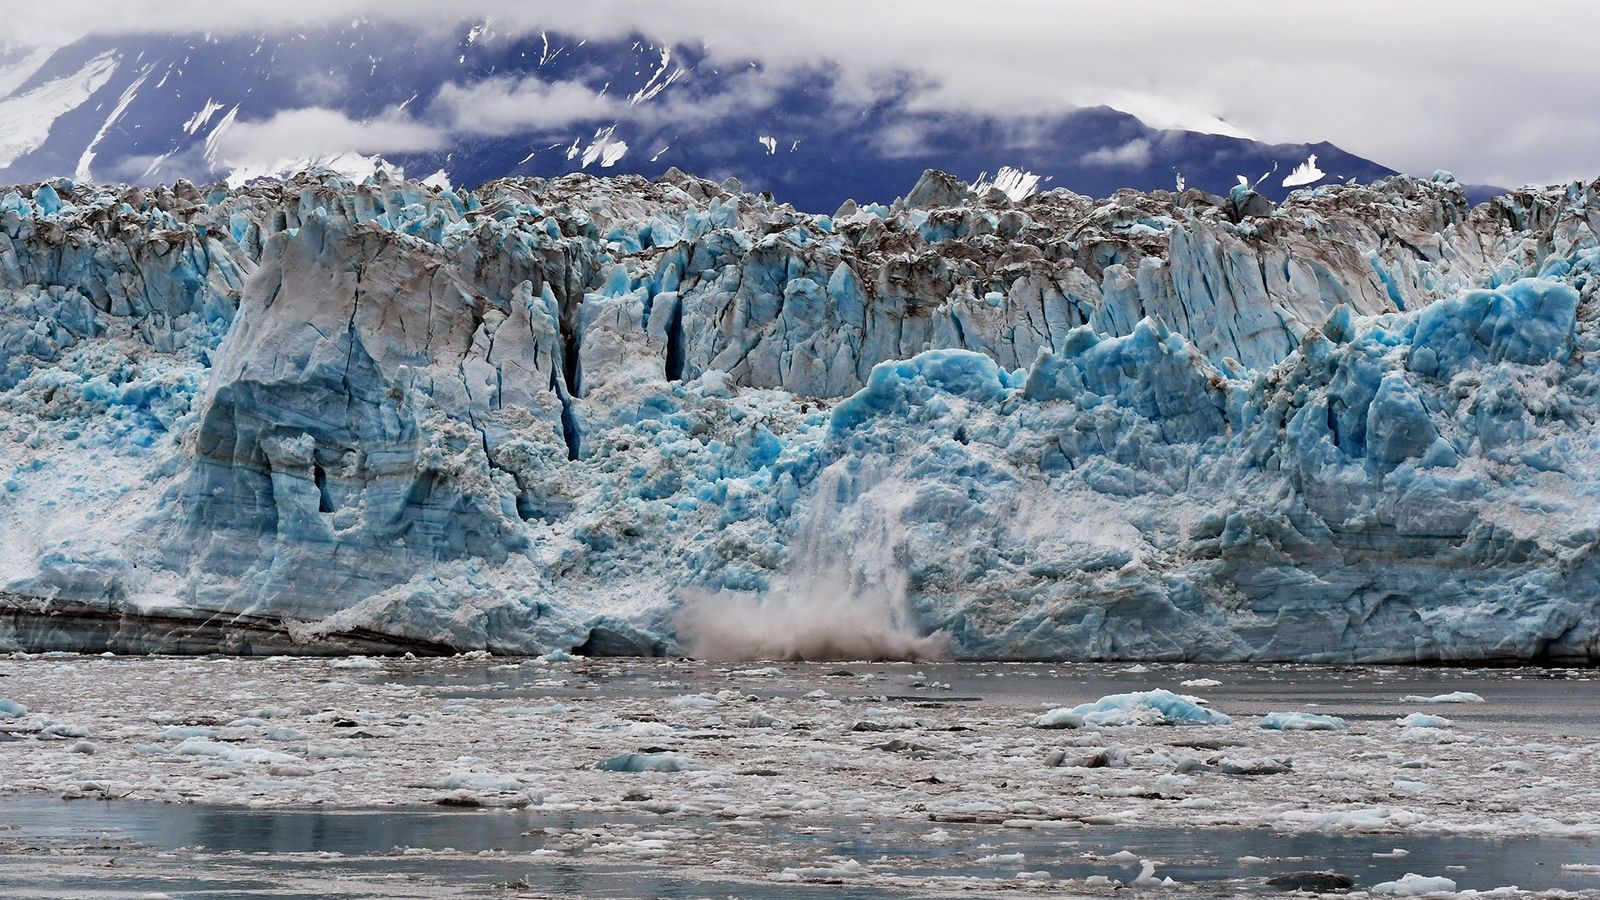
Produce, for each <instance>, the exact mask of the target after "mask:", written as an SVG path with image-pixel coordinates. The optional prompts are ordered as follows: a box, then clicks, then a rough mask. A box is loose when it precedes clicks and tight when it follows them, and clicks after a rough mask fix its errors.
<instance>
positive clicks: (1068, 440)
mask: <svg viewBox="0 0 1600 900" xmlns="http://www.w3.org/2000/svg"><path fill="white" fill-rule="evenodd" d="M1597 192H1600V182H1596V183H1592V184H1587V185H1585V184H1573V185H1569V186H1564V187H1556V188H1550V189H1546V190H1543V191H1522V192H1517V193H1514V194H1510V195H1507V196H1504V197H1501V198H1498V199H1496V200H1494V201H1493V202H1491V203H1487V204H1483V205H1480V206H1478V207H1476V208H1471V207H1469V206H1468V204H1467V203H1466V201H1465V199H1464V196H1463V194H1462V192H1461V190H1460V186H1459V185H1457V184H1456V183H1455V182H1454V180H1453V179H1451V178H1450V177H1449V176H1448V175H1445V174H1443V173H1441V174H1440V175H1438V176H1436V177H1435V178H1434V179H1433V180H1431V181H1421V180H1415V179H1409V178H1403V177H1396V178H1391V179H1386V180H1383V181H1380V182H1378V183H1376V184H1374V185H1372V186H1332V187H1319V188H1315V189H1311V190H1304V191H1299V192H1296V193H1294V194H1292V195H1291V196H1290V197H1289V199H1288V200H1287V201H1285V202H1284V203H1283V204H1282V205H1278V206H1275V205H1274V204H1273V203H1271V202H1270V201H1268V200H1267V199H1265V198H1263V197H1261V196H1259V195H1257V194H1255V193H1253V192H1251V191H1250V190H1248V189H1246V188H1243V187H1241V188H1240V189H1238V190H1236V191H1235V192H1234V193H1233V195H1232V196H1229V197H1218V196H1214V195H1209V194H1205V193H1202V192H1199V191H1190V192H1187V193H1185V194H1182V195H1177V194H1171V193H1168V192H1164V191H1155V192H1151V193H1140V192H1135V191H1124V192H1119V193H1118V194H1116V195H1115V196H1113V197H1111V198H1109V199H1103V200H1092V199H1089V198H1086V197H1081V196H1078V195H1075V194H1071V193H1069V192H1066V191H1052V192H1049V193H1046V194H1042V195H1035V196H1031V197H1026V198H1024V199H1022V200H1020V201H1013V200H1011V199H1010V198H1009V197H1007V196H1006V194H1005V193H1004V192H1003V191H1001V190H999V189H992V190H988V191H987V192H986V193H985V194H984V195H982V196H979V195H978V194H977V193H976V192H975V191H973V190H972V189H971V188H970V187H968V186H967V185H966V184H964V183H963V182H961V181H959V180H957V179H955V178H952V177H950V176H947V175H943V174H941V173H936V172H930V173H928V174H927V175H925V176H924V177H923V178H922V180H920V181H919V182H918V183H917V184H916V186H915V187H914V188H913V189H912V190H911V192H910V193H909V194H908V195H907V197H905V198H903V199H901V200H898V201H896V202H895V203H894V204H892V205H888V206H884V205H878V204H873V205H858V204H856V203H853V202H852V203H847V204H846V205H845V206H844V207H843V208H841V209H840V210H839V211H838V212H837V213H836V214H834V215H832V216H820V215H810V214H803V213H798V212H796V211H794V210H793V209H792V208H791V207H788V206H785V205H781V204H777V203H775V202H773V201H771V200H770V199H768V198H766V197H764V196H762V195H757V194H748V193H744V192H742V191H740V190H739V188H738V186H737V184H735V183H732V182H728V183H725V184H723V185H718V184H714V183H712V182H708V181H704V180H700V179H696V178H692V177H689V176H686V175H683V174H681V173H679V172H676V171H672V172H669V173H668V174H667V175H665V176H663V177H662V178H660V179H658V180H656V181H654V182H650V181H645V180H644V179H642V178H638V177H635V176H627V177H619V178H614V179H596V178H592V177H589V176H584V175H578V176H567V177H564V178H560V179H555V180H549V181H545V180H539V179H527V180H522V179H510V180H502V181H495V182H490V183H488V184H486V185H484V186H483V187H482V188H480V189H477V190H473V191H467V190H459V191H449V190H443V189H441V188H439V187H437V186H428V185H423V184H420V183H416V182H397V181H392V180H389V179H388V178H387V177H385V175H384V174H383V173H381V172H380V173H379V174H378V175H376V176H375V177H374V178H373V179H369V180H368V181H367V182H366V183H364V184H360V185H357V184H352V183H350V182H349V181H347V180H345V179H343V178H341V177H339V176H335V175H332V174H331V173H321V174H312V175H307V176H301V177H299V178H297V179H295V180H293V181H291V182H288V183H283V184H278V183H272V182H260V183H257V184H255V185H251V186H247V187H244V188H241V189H237V190H229V189H227V188H225V187H215V188H206V189H201V188H196V187H193V186H191V185H188V184H186V183H180V184H179V185H178V186H177V187H175V188H172V189H165V188H162V189H148V190H147V189H139V188H120V187H105V186H93V185H78V184H74V183H72V182H70V181H66V180H57V181H55V182H52V183H48V184H43V185H29V186H24V187H21V188H17V189H14V190H11V191H9V192H0V492H3V493H0V497H3V498H4V501H3V504H0V547H4V552H3V553H0V590H3V591H4V594H3V595H0V596H3V612H0V644H14V645H19V646H24V647H30V648H39V647H51V648H78V649H100V648H104V647H112V648H114V649H141V648H142V649H179V650H192V649H206V648H211V647H218V646H220V647H224V648H227V649H234V650H239V651H246V652H248V651H252V650H254V651H260V650H264V649H292V650H301V651H305V652H317V651H319V650H325V649H329V648H333V647H337V646H348V645H352V644H354V645H357V646H363V647H373V646H377V647H384V646H394V647H401V646H415V647H418V648H424V649H444V648H456V649H471V648H488V649H492V650H496V651H505V652H535V651H544V650H549V649H553V648H580V649H583V650H584V651H586V652H647V653H648V652H676V651H678V650H680V649H682V648H683V647H684V646H686V645H689V644H693V643H694V642H695V641H696V640H698V639H700V638H702V637H704V636H703V635H697V634H690V633H685V629H686V628H689V629H692V628H697V627H710V626H706V625H705V624H704V623H706V622H708V621H714V620H717V619H719V618H720V619H727V618H730V617H733V618H738V617H743V618H746V619H750V620H755V621H759V620H761V618H762V617H763V616H767V615H776V614H777V613H779V612H781V613H782V615H779V616H777V618H778V619H779V620H781V621H782V622H783V623H784V626H783V627H784V628H786V629H795V628H799V629H804V628H808V627H819V628H825V627H826V624H818V623H817V622H816V621H815V620H817V619H819V618H828V619H837V618H838V617H837V615H836V614H837V613H838V612H839V611H840V610H849V611H852V612H860V611H861V610H866V611H867V612H868V613H870V615H869V616H868V618H871V619H872V620H873V621H874V622H877V621H880V620H881V622H883V623H888V624H887V626H886V627H891V628H893V627H906V626H911V627H915V628H917V629H920V630H922V631H931V630H942V631H943V632H945V634H946V635H948V637H949V639H950V641H951V642H952V644H953V646H954V648H955V650H956V652H958V653H960V654H964V655H974V656H1000V657H1078V658H1082V657H1094V658H1168V659H1172V658H1193V659H1201V658H1204V659H1319V660H1346V659H1361V660H1373V659H1390V660H1419V659H1478V658H1523V659H1526V658H1535V657H1548V658H1562V659H1589V660H1592V659H1594V658H1596V657H1600V608H1597V603H1600V599H1597V598H1600V590H1597V588H1600V563H1597V562H1596V558H1595V548H1596V542H1597V540H1600V512H1597V509H1600V507H1597V504H1596V503H1595V502H1594V501H1595V495H1596V493H1597V492H1600V478H1597V475H1596V473H1597V471H1600V468H1597V465H1596V463H1597V462H1600V440H1597V437H1600V432H1597V430H1596V422H1597V419H1600V400H1597V397H1596V390H1597V388H1600V379H1597V376H1600V361H1597V358H1596V355H1595V353H1594V351H1595V349H1596V348H1597V346H1600V326H1597V325H1596V322H1595V314H1594V313H1595V301H1596V298H1595V291H1596V284H1597V280H1596V278H1595V275H1594V273H1595V271H1596V267H1597V266H1600V243H1597V240H1596V233H1597V232H1600V197H1597V196H1596V195H1597ZM841 598H843V599H842V600H841ZM685 603H687V604H688V605H689V606H690V607H691V609H694V610H700V611H701V614H699V615H696V616H689V617H682V618H680V617H679V615H678V611H679V609H680V607H682V606H683V605H684V604H685ZM813 608H815V609H817V610H819V611H822V613H825V615H824V614H822V613H819V615H814V616H810V617H808V616H807V615H806V611H807V610H809V609H813ZM707 609H711V610H713V611H715V612H716V615H706V614H705V610H707ZM680 625H682V626H684V627H680Z"/></svg>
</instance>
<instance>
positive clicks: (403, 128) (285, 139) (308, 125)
mask: <svg viewBox="0 0 1600 900" xmlns="http://www.w3.org/2000/svg"><path fill="white" fill-rule="evenodd" d="M448 140H449V135H448V133H447V132H446V131H445V130H444V129H442V128H439V127H437V126H433V125H428V124H425V123H422V122H418V121H415V120H412V119H409V118H406V117H405V115H404V114H403V113H401V112H399V111H398V110H390V111H388V112H385V113H384V114H383V115H380V116H377V117H374V118H371V119H366V120H363V121H358V120H355V119H351V118H350V117H349V116H346V115H345V114H344V113H342V112H339V111H338V110H333V109H326V108H324V107H320V106H311V107H305V108H303V109H292V110H285V111H283V112H280V113H277V114H276V115H274V116H272V117H271V118H270V119H264V120H262V121H259V122H235V123H234V124H233V125H232V126H229V127H228V128H227V130H226V131H225V132H223V134H222V135H220V136H219V137H218V138H217V157H218V159H219V160H220V161H221V162H223V163H226V164H227V165H230V166H242V165H248V164H251V163H261V162H267V161H272V160H278V159H296V158H305V157H310V156H325V155H332V154H337V153H342V152H345V151H354V152H356V153H379V154H381V153H415V152H420V151H425V150H438V149H440V148H442V147H444V146H445V145H446V144H447V143H448Z"/></svg>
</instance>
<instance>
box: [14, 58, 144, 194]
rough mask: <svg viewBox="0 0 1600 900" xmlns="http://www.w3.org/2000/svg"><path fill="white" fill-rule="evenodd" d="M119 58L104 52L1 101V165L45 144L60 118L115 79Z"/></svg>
mask: <svg viewBox="0 0 1600 900" xmlns="http://www.w3.org/2000/svg"><path fill="white" fill-rule="evenodd" d="M29 59H30V60H31V59H32V57H29ZM117 59H118V58H117V54H115V53H102V54H100V55H99V56H97V57H95V58H94V59H91V60H89V61H88V62H87V63H85V64H84V65H83V67H82V68H81V69H79V70H78V71H76V72H74V73H72V74H71V75H63V76H61V77H60V78H56V79H53V80H51V81H48V82H46V83H44V84H42V85H40V86H38V87H36V88H34V89H33V90H31V91H28V92H27V93H24V94H20V95H17V96H14V97H9V98H7V99H5V100H0V167H4V166H8V165H10V164H11V163H13V162H15V161H16V160H17V159H19V158H20V157H22V156H24V155H26V154H28V153H32V152H33V151H34V150H37V149H38V148H39V147H41V146H43V144H44V142H45V139H46V138H48V137H49V136H50V127H51V126H52V125H54V124H55V121H56V119H59V118H60V117H61V116H63V115H65V114H66V113H68V112H71V111H72V110H74V109H77V108H78V107H80V106H82V105H83V104H84V103H86V102H88V100H89V98H90V97H91V96H93V95H94V93H95V92H96V91H98V90H100V88H102V87H104V86H105V84H106V82H108V81H110V80H111V75H112V73H114V72H115V71H116V69H117ZM26 64H27V63H26V62H25V63H23V64H21V65H26Z"/></svg>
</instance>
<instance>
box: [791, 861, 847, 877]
mask: <svg viewBox="0 0 1600 900" xmlns="http://www.w3.org/2000/svg"><path fill="white" fill-rule="evenodd" d="M860 874H861V863H860V862H858V861H856V860H853V859H847V860H844V861H843V862H840V863H837V864H835V865H831V866H796V867H792V868H786V869H784V870H783V874H782V876H780V877H781V878H782V879H783V880H787V881H812V880H817V879H826V878H849V877H853V876H856V875H860Z"/></svg>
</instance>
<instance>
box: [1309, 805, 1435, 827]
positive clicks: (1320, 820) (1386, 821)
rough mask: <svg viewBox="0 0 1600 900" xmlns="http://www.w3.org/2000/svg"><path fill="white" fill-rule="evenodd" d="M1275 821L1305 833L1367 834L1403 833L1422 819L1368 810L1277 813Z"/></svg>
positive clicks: (1400, 811) (1402, 811)
mask: <svg viewBox="0 0 1600 900" xmlns="http://www.w3.org/2000/svg"><path fill="white" fill-rule="evenodd" d="M1278 821H1279V822H1282V823H1283V824H1284V825H1287V826H1289V827H1290V828H1295V829H1304V830H1308V831H1324V832H1351V833H1368V832H1384V831H1404V830H1405V829H1408V828H1412V827H1414V826H1416V825H1418V824H1420V823H1421V822H1422V821H1423V817H1422V816H1420V815H1418V814H1417V813H1414V812H1412V811H1410V810H1408V809H1397V808H1395V807H1389V806H1369V807H1361V808H1359V809H1343V810H1332V811H1328V812H1316V811H1312V810H1298V809H1297V810H1290V811H1288V812H1284V813H1279V814H1278Z"/></svg>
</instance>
